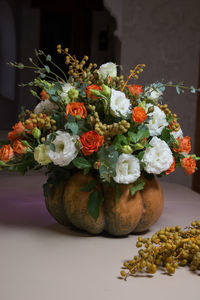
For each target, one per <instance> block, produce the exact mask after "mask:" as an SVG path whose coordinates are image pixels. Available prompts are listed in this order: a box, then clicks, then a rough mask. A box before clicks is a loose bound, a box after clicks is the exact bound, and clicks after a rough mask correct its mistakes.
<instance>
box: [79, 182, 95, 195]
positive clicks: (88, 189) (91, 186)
mask: <svg viewBox="0 0 200 300" xmlns="http://www.w3.org/2000/svg"><path fill="white" fill-rule="evenodd" d="M96 185H97V181H96V180H91V181H90V182H89V183H88V184H87V185H85V186H84V187H82V188H81V189H80V190H81V191H82V192H91V191H92V190H93V189H94V188H95V187H96Z"/></svg>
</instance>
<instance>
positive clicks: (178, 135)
mask: <svg viewBox="0 0 200 300" xmlns="http://www.w3.org/2000/svg"><path fill="white" fill-rule="evenodd" d="M171 134H172V135H173V137H174V138H175V139H177V138H181V139H182V138H183V131H182V129H181V128H180V129H179V130H178V131H172V132H171Z"/></svg>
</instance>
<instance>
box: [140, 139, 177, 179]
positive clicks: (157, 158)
mask: <svg viewBox="0 0 200 300" xmlns="http://www.w3.org/2000/svg"><path fill="white" fill-rule="evenodd" d="M149 144H150V145H151V146H152V147H150V148H147V149H146V150H145V153H144V156H143V158H142V162H144V163H145V167H144V169H145V171H146V172H147V173H153V174H160V173H162V172H164V171H166V170H168V169H169V167H170V166H171V164H172V163H173V155H172V152H171V150H170V148H169V146H168V145H167V143H166V142H165V141H162V140H161V139H159V138H157V137H153V138H152V140H151V141H150V143H149Z"/></svg>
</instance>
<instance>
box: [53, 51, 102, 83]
mask: <svg viewBox="0 0 200 300" xmlns="http://www.w3.org/2000/svg"><path fill="white" fill-rule="evenodd" d="M57 52H58V53H59V54H61V53H62V54H64V55H65V63H66V65H69V71H68V74H69V75H70V76H72V77H73V80H72V81H74V79H76V80H77V81H79V82H83V81H84V80H86V79H87V83H88V84H91V83H92V81H93V80H94V79H95V78H96V77H97V76H95V74H96V68H97V64H95V63H94V64H93V63H89V65H88V66H87V67H86V63H87V61H88V59H89V58H88V56H87V55H85V56H84V57H83V59H82V60H81V61H79V60H78V59H76V58H75V57H73V56H72V55H70V54H69V49H68V48H65V49H64V50H63V49H62V46H61V45H57Z"/></svg>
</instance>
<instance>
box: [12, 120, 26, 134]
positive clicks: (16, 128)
mask: <svg viewBox="0 0 200 300" xmlns="http://www.w3.org/2000/svg"><path fill="white" fill-rule="evenodd" d="M13 129H14V132H15V133H16V134H17V135H21V134H22V133H23V132H24V130H25V127H24V125H23V124H22V122H18V123H16V124H15V125H14V126H13Z"/></svg>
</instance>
